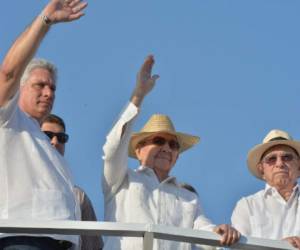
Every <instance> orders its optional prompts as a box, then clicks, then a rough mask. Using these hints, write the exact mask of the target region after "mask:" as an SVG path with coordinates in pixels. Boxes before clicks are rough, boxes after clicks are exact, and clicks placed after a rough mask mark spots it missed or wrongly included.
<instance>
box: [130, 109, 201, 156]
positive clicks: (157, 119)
mask: <svg viewBox="0 0 300 250" xmlns="http://www.w3.org/2000/svg"><path fill="white" fill-rule="evenodd" d="M161 132H163V133H168V134H171V135H174V136H176V137H177V140H178V143H179V145H180V149H179V153H182V152H183V151H185V150H187V149H189V148H191V147H192V146H194V145H195V144H197V143H198V142H199V140H200V138H199V137H198V136H193V135H188V134H184V133H180V132H176V130H175V128H174V126H173V123H172V121H171V119H170V118H169V117H168V116H166V115H161V114H154V115H152V116H151V118H150V119H149V120H148V122H147V123H146V124H145V126H144V127H143V128H142V129H141V131H140V132H138V133H133V134H132V135H131V138H130V142H129V149H128V154H129V156H130V157H133V158H137V156H136V154H135V149H136V146H137V144H138V143H139V142H140V141H143V140H144V139H145V138H147V137H149V136H150V135H152V134H154V133H161Z"/></svg>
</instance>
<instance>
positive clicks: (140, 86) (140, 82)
mask: <svg viewBox="0 0 300 250" xmlns="http://www.w3.org/2000/svg"><path fill="white" fill-rule="evenodd" d="M153 65H154V57H153V56H152V55H149V56H147V57H146V59H145V61H144V63H143V65H142V67H141V69H140V71H139V72H138V75H137V81H136V87H135V89H134V91H133V94H132V98H131V101H132V102H133V103H134V104H136V105H137V106H139V105H140V103H141V102H142V100H143V99H144V97H145V96H146V95H147V94H148V93H149V92H150V91H151V90H152V88H153V87H154V85H155V81H156V80H157V79H158V78H159V76H158V75H152V67H153Z"/></svg>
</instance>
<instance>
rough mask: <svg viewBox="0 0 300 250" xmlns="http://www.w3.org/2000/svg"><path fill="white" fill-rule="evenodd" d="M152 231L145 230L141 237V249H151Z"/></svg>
mask: <svg viewBox="0 0 300 250" xmlns="http://www.w3.org/2000/svg"><path fill="white" fill-rule="evenodd" d="M153 239H154V237H153V232H145V234H144V237H143V250H153Z"/></svg>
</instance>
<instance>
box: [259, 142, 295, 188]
mask: <svg viewBox="0 0 300 250" xmlns="http://www.w3.org/2000/svg"><path fill="white" fill-rule="evenodd" d="M287 154H290V155H291V154H292V155H293V156H294V159H293V160H292V161H290V162H289V161H283V160H282V157H284V156H285V155H287ZM271 156H272V157H276V158H277V159H276V162H275V163H274V164H272V165H270V164H267V163H266V162H264V159H266V158H268V157H271ZM299 168H300V160H299V157H298V156H297V154H296V153H295V150H294V149H292V148H291V147H289V146H286V145H277V146H274V147H272V148H270V149H268V150H267V151H266V152H265V154H264V156H263V159H262V161H261V163H259V164H258V169H259V171H260V172H261V173H262V177H263V179H264V180H265V181H266V182H267V183H268V184H269V185H270V186H272V187H275V188H277V189H278V190H281V189H289V190H292V189H293V187H294V186H295V185H296V183H297V179H298V177H299V174H300V169H299Z"/></svg>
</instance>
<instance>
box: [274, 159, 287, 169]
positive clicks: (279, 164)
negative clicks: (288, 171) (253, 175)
mask: <svg viewBox="0 0 300 250" xmlns="http://www.w3.org/2000/svg"><path fill="white" fill-rule="evenodd" d="M275 166H276V167H278V168H284V167H285V162H284V161H283V160H282V157H280V156H279V157H277V158H276V163H275Z"/></svg>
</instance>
